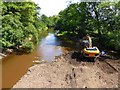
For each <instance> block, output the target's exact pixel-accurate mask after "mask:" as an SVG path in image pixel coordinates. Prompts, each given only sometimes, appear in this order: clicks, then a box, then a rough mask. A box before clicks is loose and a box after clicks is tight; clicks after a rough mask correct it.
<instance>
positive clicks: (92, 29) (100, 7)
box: [55, 1, 120, 51]
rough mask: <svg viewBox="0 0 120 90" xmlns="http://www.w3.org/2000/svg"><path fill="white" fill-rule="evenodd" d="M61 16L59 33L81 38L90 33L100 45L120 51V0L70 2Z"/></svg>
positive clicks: (57, 26) (58, 26)
mask: <svg viewBox="0 0 120 90" xmlns="http://www.w3.org/2000/svg"><path fill="white" fill-rule="evenodd" d="M59 18H60V19H59V20H58V22H57V24H56V27H55V30H58V31H59V33H64V34H65V35H69V37H72V36H77V37H79V38H82V37H83V36H85V35H86V34H90V35H91V36H94V37H95V38H96V42H98V44H99V45H100V47H104V48H107V49H112V50H116V51H120V1H119V2H81V3H74V4H70V5H69V6H68V7H67V8H66V9H64V10H63V11H61V12H60V13H59ZM97 38H98V39H97Z"/></svg>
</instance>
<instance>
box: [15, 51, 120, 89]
mask: <svg viewBox="0 0 120 90" xmlns="http://www.w3.org/2000/svg"><path fill="white" fill-rule="evenodd" d="M73 53H74V52H69V53H66V54H63V55H61V56H58V57H56V59H55V61H54V62H51V63H47V62H43V61H42V62H38V63H39V64H38V63H37V64H35V65H34V66H32V67H30V68H29V70H28V72H27V73H26V74H25V75H24V76H23V77H22V78H21V79H20V80H19V81H18V82H17V83H16V84H15V85H14V86H13V88H118V71H116V70H114V69H111V68H110V67H109V68H108V67H104V66H102V65H104V64H103V63H104V62H102V64H101V62H95V63H93V62H85V61H80V60H76V59H72V58H71V56H72V55H73ZM118 61H119V60H118ZM117 64H118V63H117ZM114 65H115V63H114ZM108 69H109V70H111V72H109V70H108Z"/></svg>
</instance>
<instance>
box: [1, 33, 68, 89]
mask: <svg viewBox="0 0 120 90" xmlns="http://www.w3.org/2000/svg"><path fill="white" fill-rule="evenodd" d="M63 43H64V42H63V41H60V40H59V39H58V38H57V37H55V36H54V34H53V31H43V32H42V33H41V34H40V40H39V44H38V45H37V46H36V49H35V50H34V51H33V52H32V53H30V54H26V55H14V54H13V55H10V56H8V57H6V58H4V59H3V62H2V87H3V88H11V87H12V86H13V85H14V84H15V83H16V82H17V81H18V80H19V79H20V78H21V77H22V76H23V75H24V74H25V73H26V72H27V70H28V68H29V67H30V66H32V65H34V63H33V61H35V60H36V59H37V60H46V61H48V62H51V61H53V60H54V57H55V56H59V55H61V54H63V53H64V52H65V50H68V49H69V48H68V47H65V46H66V45H65V46H63ZM64 44H65V43H64Z"/></svg>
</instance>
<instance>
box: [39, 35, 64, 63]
mask: <svg viewBox="0 0 120 90" xmlns="http://www.w3.org/2000/svg"><path fill="white" fill-rule="evenodd" d="M38 53H39V55H40V59H41V60H47V61H49V62H50V61H52V60H54V57H55V56H58V55H60V54H62V53H63V51H62V47H61V46H60V41H59V40H58V39H57V38H56V37H55V36H54V34H51V33H49V34H48V36H47V37H45V38H43V39H42V40H41V41H40V43H39V48H38Z"/></svg>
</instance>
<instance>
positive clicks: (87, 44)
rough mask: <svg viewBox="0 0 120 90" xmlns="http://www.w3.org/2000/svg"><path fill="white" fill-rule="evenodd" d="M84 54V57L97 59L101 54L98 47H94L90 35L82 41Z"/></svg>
mask: <svg viewBox="0 0 120 90" xmlns="http://www.w3.org/2000/svg"><path fill="white" fill-rule="evenodd" d="M81 52H82V54H83V56H84V57H96V56H98V55H99V54H100V51H99V49H98V48H97V47H95V46H94V47H93V46H92V39H91V37H90V36H89V35H86V37H84V38H83V40H82V51H81Z"/></svg>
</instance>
